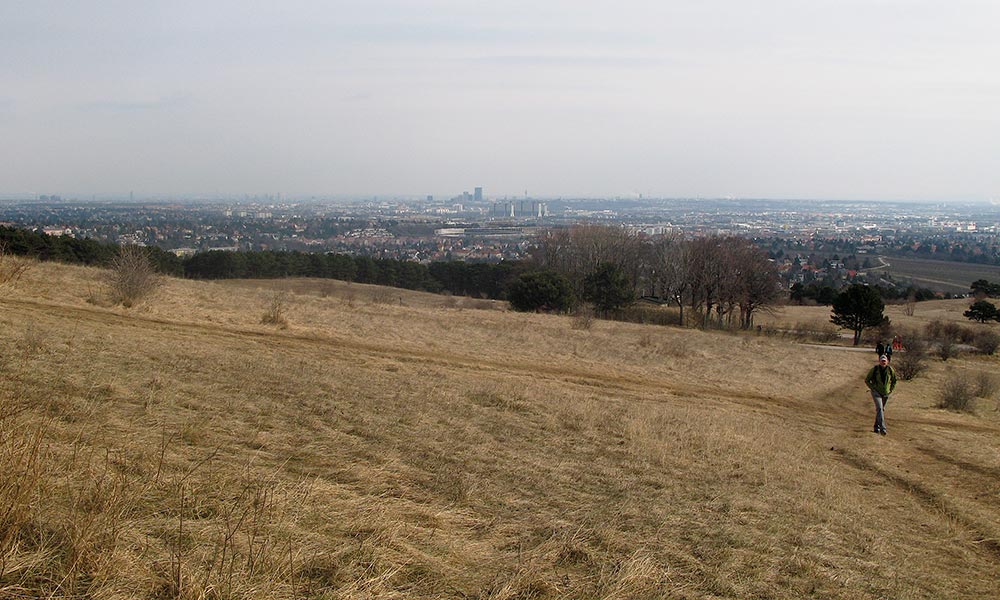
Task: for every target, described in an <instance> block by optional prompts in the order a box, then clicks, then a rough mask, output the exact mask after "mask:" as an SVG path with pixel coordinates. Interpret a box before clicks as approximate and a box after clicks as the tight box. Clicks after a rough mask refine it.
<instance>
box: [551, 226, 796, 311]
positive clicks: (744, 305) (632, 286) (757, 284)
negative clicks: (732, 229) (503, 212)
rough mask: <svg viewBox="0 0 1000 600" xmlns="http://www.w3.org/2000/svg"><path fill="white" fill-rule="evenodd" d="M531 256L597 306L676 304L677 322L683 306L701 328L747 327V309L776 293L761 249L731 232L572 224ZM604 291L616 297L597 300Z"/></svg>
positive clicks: (774, 273) (773, 271) (773, 270)
mask: <svg viewBox="0 0 1000 600" xmlns="http://www.w3.org/2000/svg"><path fill="white" fill-rule="evenodd" d="M533 259H534V260H533V264H534V266H535V267H536V268H538V269H540V270H546V271H550V272H552V273H554V274H556V275H558V276H560V277H562V278H564V279H565V280H566V281H567V283H568V289H569V290H571V291H572V292H573V293H574V295H575V297H576V298H580V299H583V300H589V301H591V302H593V303H594V304H595V305H596V306H598V307H599V308H602V309H604V311H608V310H614V309H615V308H621V307H622V306H623V305H625V304H627V303H628V302H629V300H630V298H634V297H635V296H642V297H648V298H652V299H658V300H660V301H663V302H667V303H671V304H673V305H675V306H677V307H678V309H679V311H680V320H681V322H682V323H684V322H685V316H684V315H685V308H687V309H688V311H689V312H688V319H689V320H691V319H694V321H693V323H695V324H697V325H699V326H702V327H708V326H711V325H724V326H739V327H741V328H743V329H748V328H750V327H751V326H753V322H754V315H756V314H757V313H759V311H761V310H763V309H765V308H767V307H768V306H771V305H773V304H774V303H775V302H777V301H778V300H779V299H780V298H781V297H782V295H783V292H782V290H781V285H780V280H779V277H778V269H777V265H775V264H774V262H773V261H771V260H770V259H769V257H768V254H767V252H766V251H764V250H762V249H761V248H759V247H757V246H756V245H755V244H754V243H753V241H751V240H749V239H747V238H742V237H737V236H709V237H699V238H694V239H685V238H682V237H680V236H664V237H658V238H649V237H645V236H643V235H641V234H638V233H633V232H630V231H628V230H626V229H623V228H618V227H609V226H602V225H579V226H575V227H570V228H567V229H559V230H553V231H549V232H548V233H546V234H545V235H544V236H542V238H541V240H540V241H539V244H538V247H537V250H536V251H535V253H534V255H533ZM550 285H551V284H550ZM616 289H617V290H618V292H617V293H613V294H609V291H611V292H614V291H615V290H616ZM629 292H631V293H629ZM609 296H612V297H613V298H614V299H615V300H616V301H617V304H616V302H615V301H611V302H603V303H602V300H603V299H604V298H607V297H609Z"/></svg>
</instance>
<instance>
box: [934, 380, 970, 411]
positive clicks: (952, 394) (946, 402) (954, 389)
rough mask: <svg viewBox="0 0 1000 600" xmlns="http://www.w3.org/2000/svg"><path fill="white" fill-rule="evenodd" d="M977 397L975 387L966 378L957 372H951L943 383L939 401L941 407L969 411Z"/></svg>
mask: <svg viewBox="0 0 1000 600" xmlns="http://www.w3.org/2000/svg"><path fill="white" fill-rule="evenodd" d="M975 397H976V390H975V387H974V386H973V385H972V383H970V382H969V381H968V380H967V379H966V378H964V377H962V376H961V375H959V374H957V373H951V374H950V375H949V376H948V378H947V379H945V381H944V383H943V384H942V385H941V394H940V399H939V402H938V406H939V407H940V408H945V409H948V410H955V411H959V412H968V411H971V410H972V405H973V402H974V400H975Z"/></svg>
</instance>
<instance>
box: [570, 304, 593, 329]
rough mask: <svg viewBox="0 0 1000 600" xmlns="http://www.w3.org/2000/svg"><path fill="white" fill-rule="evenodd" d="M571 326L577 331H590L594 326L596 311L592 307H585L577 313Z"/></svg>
mask: <svg viewBox="0 0 1000 600" xmlns="http://www.w3.org/2000/svg"><path fill="white" fill-rule="evenodd" d="M570 326H571V327H572V328H573V329H576V330H577V331H589V330H590V328H591V327H593V326H594V311H593V310H591V309H590V307H583V308H581V309H580V310H578V311H576V314H575V315H574V316H573V322H572V324H571V325H570Z"/></svg>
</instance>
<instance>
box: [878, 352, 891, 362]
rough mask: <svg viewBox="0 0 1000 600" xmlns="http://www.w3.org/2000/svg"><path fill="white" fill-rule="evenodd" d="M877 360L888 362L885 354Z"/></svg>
mask: <svg viewBox="0 0 1000 600" xmlns="http://www.w3.org/2000/svg"><path fill="white" fill-rule="evenodd" d="M878 359H879V361H883V360H889V357H888V356H886V355H885V354H883V355H882V356H880V357H878Z"/></svg>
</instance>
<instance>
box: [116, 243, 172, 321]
mask: <svg viewBox="0 0 1000 600" xmlns="http://www.w3.org/2000/svg"><path fill="white" fill-rule="evenodd" d="M105 283H106V285H107V287H108V290H109V292H110V295H111V302H112V303H113V304H121V305H122V306H124V307H125V308H131V307H132V306H134V305H135V303H137V302H139V301H140V300H142V299H143V298H145V297H146V296H148V295H150V294H152V293H153V292H154V291H155V290H156V288H158V287H159V286H160V283H161V280H160V276H159V275H158V274H157V273H156V268H155V267H154V266H153V262H152V261H151V260H149V256H148V255H147V254H146V251H145V249H144V248H140V247H139V246H122V247H121V248H120V249H119V251H118V254H117V255H116V256H115V257H114V258H112V259H111V264H110V270H109V271H108V274H107V278H106V281H105Z"/></svg>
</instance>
